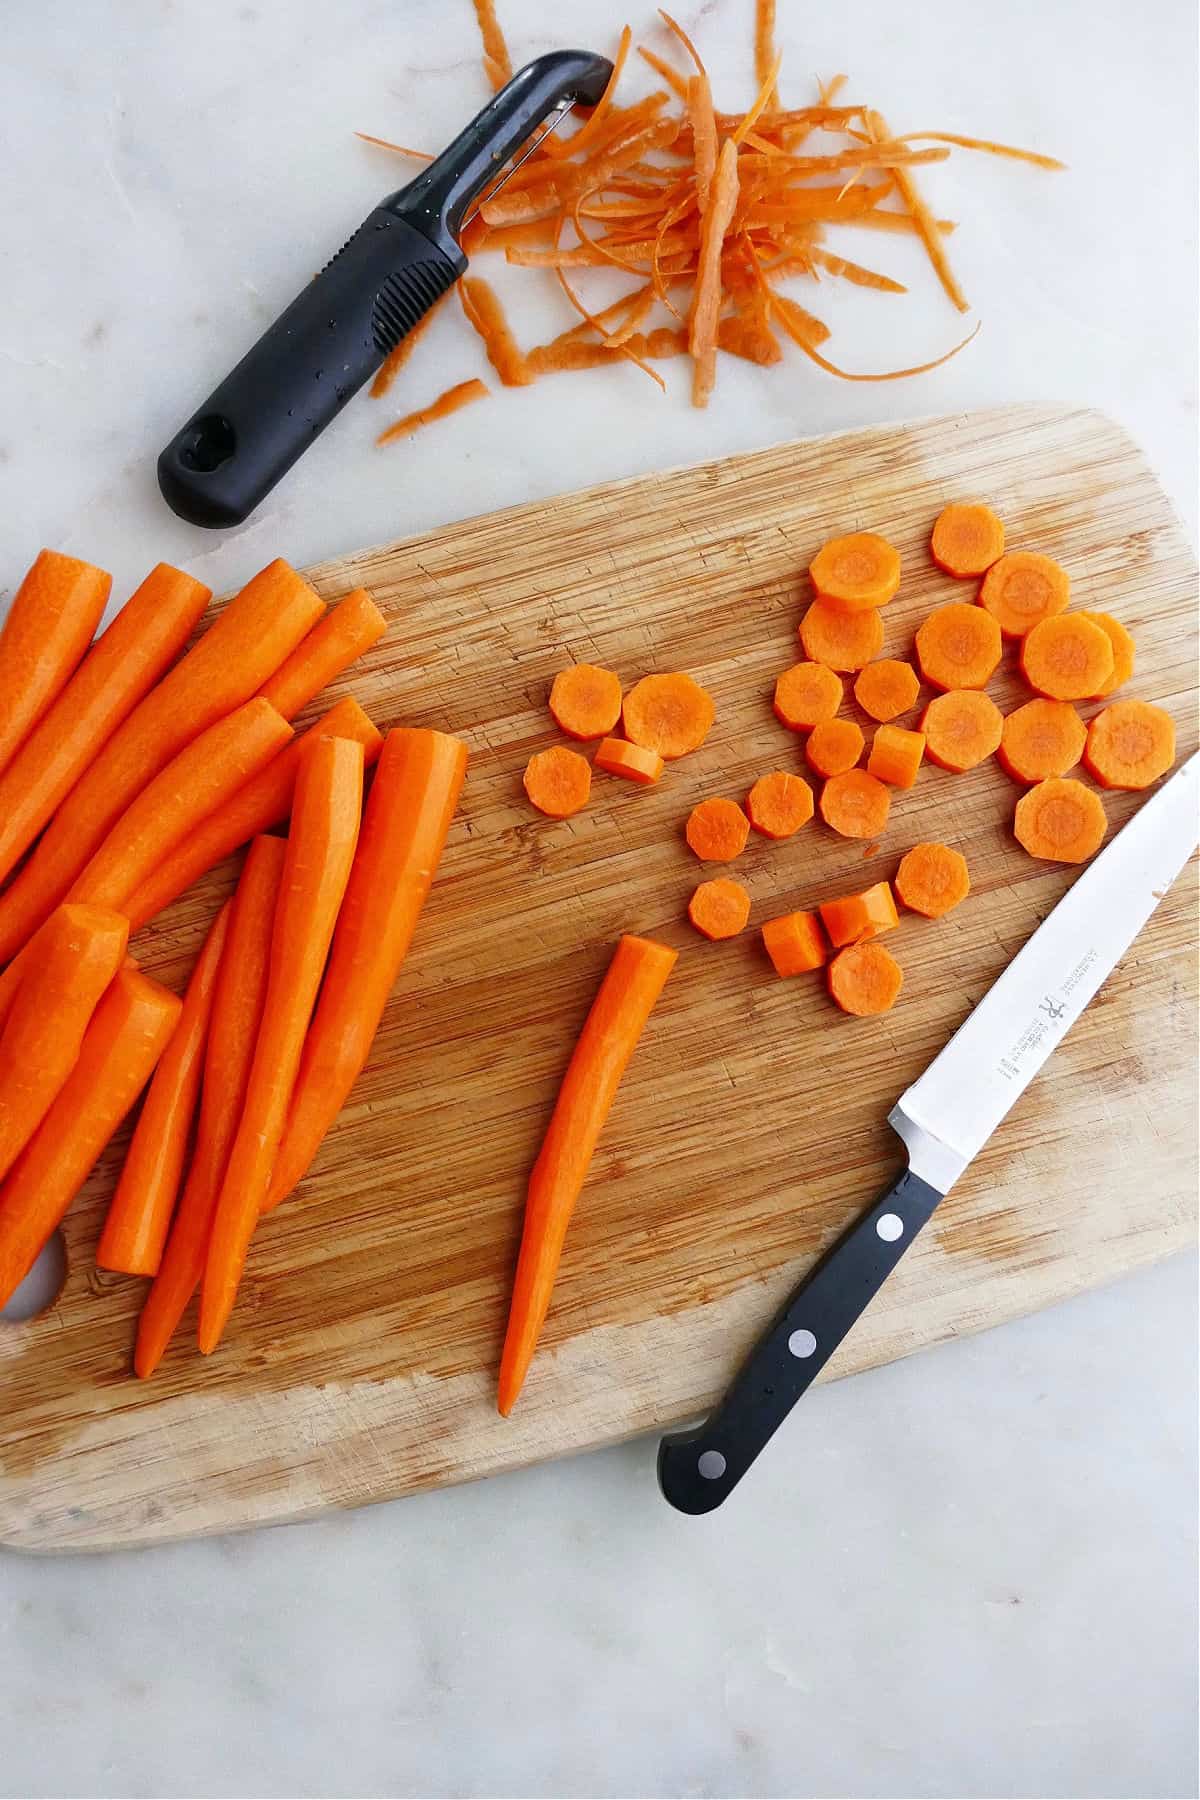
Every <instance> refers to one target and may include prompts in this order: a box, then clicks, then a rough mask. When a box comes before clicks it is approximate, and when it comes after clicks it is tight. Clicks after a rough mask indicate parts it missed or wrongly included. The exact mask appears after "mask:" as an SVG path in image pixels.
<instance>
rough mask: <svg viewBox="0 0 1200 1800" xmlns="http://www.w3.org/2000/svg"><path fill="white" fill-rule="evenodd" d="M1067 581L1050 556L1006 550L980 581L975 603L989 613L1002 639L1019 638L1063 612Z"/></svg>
mask: <svg viewBox="0 0 1200 1800" xmlns="http://www.w3.org/2000/svg"><path fill="white" fill-rule="evenodd" d="M1070 598H1071V578H1070V576H1069V575H1068V574H1067V571H1066V570H1065V569H1064V568H1063V567H1062V565H1061V564H1060V563H1056V562H1055V560H1054V558H1053V557H1052V556H1039V555H1038V554H1037V553H1036V551H1033V550H1010V551H1009V553H1008V555H1007V556H1002V557H1001V558H1000V561H999V562H998V563H994V564H993V565H992V567H991V568H990V569H989V570H988V572H987V574H986V575H985V576H984V578H983V585H982V587H981V588H980V590H979V604H980V606H982V607H983V609H984V611H985V612H989V613H991V615H992V617H993V619H995V621H996V623H997V625H999V627H1000V629H1001V631H1002V632H1003V633H1004V635H1005V637H1015V638H1023V637H1024V636H1025V633H1026V632H1027V631H1031V630H1032V629H1033V627H1034V626H1035V625H1040V624H1041V622H1042V620H1043V619H1051V618H1053V617H1054V615H1055V614H1056V613H1061V612H1066V610H1067V602H1068V601H1069V600H1070Z"/></svg>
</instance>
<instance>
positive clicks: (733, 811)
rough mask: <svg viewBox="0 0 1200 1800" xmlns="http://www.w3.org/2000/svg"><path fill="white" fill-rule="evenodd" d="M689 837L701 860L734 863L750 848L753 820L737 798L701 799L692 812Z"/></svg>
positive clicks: (687, 831) (689, 817) (690, 814)
mask: <svg viewBox="0 0 1200 1800" xmlns="http://www.w3.org/2000/svg"><path fill="white" fill-rule="evenodd" d="M685 836H686V837H687V841H688V849H689V850H691V851H692V852H693V853H694V854H695V855H696V856H698V857H699V858H700V860H701V862H732V861H733V859H734V857H735V856H740V855H741V854H742V851H743V850H744V849H745V848H746V840H747V838H748V837H749V836H750V821H749V819H748V818H747V817H746V815H745V813H744V812H743V811H742V809H741V807H740V806H739V805H738V804H737V801H736V800H724V799H720V798H718V799H715V800H701V801H700V803H699V804H698V805H697V806H693V808H692V810H691V812H690V813H689V814H688V822H687V828H686V832H685Z"/></svg>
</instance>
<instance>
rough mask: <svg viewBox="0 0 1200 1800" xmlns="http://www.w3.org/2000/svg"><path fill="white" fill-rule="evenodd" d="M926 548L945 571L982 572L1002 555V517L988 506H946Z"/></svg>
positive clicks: (959, 574)
mask: <svg viewBox="0 0 1200 1800" xmlns="http://www.w3.org/2000/svg"><path fill="white" fill-rule="evenodd" d="M929 549H930V552H931V553H932V556H933V560H934V562H935V563H936V564H937V566H938V568H939V569H944V570H945V572H946V574H947V575H958V576H960V577H965V576H968V575H982V574H983V573H984V571H985V570H986V569H990V568H991V566H992V564H993V563H994V562H998V561H999V559H1000V558H1001V557H1002V556H1003V555H1004V521H1003V520H1002V519H1000V518H998V517H997V516H996V514H995V513H994V512H993V511H992V509H991V507H990V506H945V507H943V508H942V510H941V512H940V513H939V514H938V516H937V519H936V521H935V522H934V527H933V535H932V537H931V538H930V540H929Z"/></svg>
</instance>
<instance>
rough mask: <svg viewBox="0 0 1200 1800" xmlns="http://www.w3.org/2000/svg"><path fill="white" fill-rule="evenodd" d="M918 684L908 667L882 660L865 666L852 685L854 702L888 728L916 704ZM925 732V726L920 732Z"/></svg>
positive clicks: (908, 664) (913, 671) (918, 690)
mask: <svg viewBox="0 0 1200 1800" xmlns="http://www.w3.org/2000/svg"><path fill="white" fill-rule="evenodd" d="M920 691H921V683H920V682H919V681H918V680H917V672H916V670H915V669H914V668H913V667H912V665H911V664H910V663H906V662H897V661H895V659H894V658H892V657H884V658H883V659H882V660H881V661H880V662H872V663H868V664H867V666H866V668H865V669H863V670H862V671H861V673H860V674H859V676H858V679H857V680H856V681H855V683H854V698H855V699H856V700H857V701H858V704H859V705H860V706H861V707H862V709H863V711H864V712H865V713H869V714H870V716H871V717H872V718H873V719H877V720H878V721H879V723H880V724H881V725H887V724H888V723H890V721H891V720H892V719H898V718H899V717H900V715H901V713H906V712H910V711H911V710H912V708H913V707H914V706H915V705H916V703H917V695H918V694H919V693H920ZM921 729H922V730H924V726H922V728H921Z"/></svg>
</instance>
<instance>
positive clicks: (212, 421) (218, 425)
mask: <svg viewBox="0 0 1200 1800" xmlns="http://www.w3.org/2000/svg"><path fill="white" fill-rule="evenodd" d="M236 449H237V433H236V432H235V431H234V429H233V426H232V425H231V424H230V423H229V420H228V419H226V418H223V417H222V416H221V414H220V413H206V414H205V415H204V417H203V418H202V419H197V420H196V422H195V424H194V425H192V426H191V427H189V429H188V431H187V432H186V433H185V435H184V437H183V439H182V441H181V443H180V445H179V460H180V462H181V463H182V464H183V466H184V468H185V469H195V470H196V471H197V472H198V473H199V474H201V475H211V474H212V472H213V470H214V469H219V468H220V467H221V464H222V463H225V462H228V461H229V458H230V457H231V456H232V455H233V453H234V451H235V450H236Z"/></svg>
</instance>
